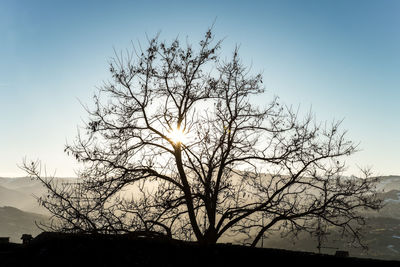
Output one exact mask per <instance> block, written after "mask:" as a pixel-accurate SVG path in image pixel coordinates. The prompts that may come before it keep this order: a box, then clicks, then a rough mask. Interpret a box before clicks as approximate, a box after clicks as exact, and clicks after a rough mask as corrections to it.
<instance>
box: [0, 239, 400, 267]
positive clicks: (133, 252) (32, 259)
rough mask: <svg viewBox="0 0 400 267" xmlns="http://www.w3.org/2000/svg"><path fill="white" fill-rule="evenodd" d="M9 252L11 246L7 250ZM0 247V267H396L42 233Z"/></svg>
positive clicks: (283, 252) (222, 246) (180, 243)
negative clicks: (324, 266)
mask: <svg viewBox="0 0 400 267" xmlns="http://www.w3.org/2000/svg"><path fill="white" fill-rule="evenodd" d="M9 245H10V246H11V245H12V244H9ZM10 246H3V247H0V248H1V249H2V252H1V254H0V257H1V260H2V265H1V266H22V265H25V266H36V265H38V266H126V265H129V266H271V264H274V265H276V264H277V263H278V264H279V265H288V264H289V265H291V266H293V265H296V266H297V265H298V264H301V265H302V264H306V265H308V266H310V265H311V266H321V265H322V264H333V265H334V266H335V265H336V266H338V265H341V264H345V265H352V266H400V262H397V261H381V260H370V259H359V258H351V257H347V258H346V257H337V256H331V255H319V254H314V253H306V252H295V251H288V250H279V249H265V248H264V249H262V248H250V247H246V246H237V245H228V244H218V245H214V246H208V247H206V246H200V245H198V244H195V243H190V242H183V241H177V240H169V239H165V238H157V237H156V238H145V237H138V236H133V235H120V236H112V235H73V234H57V233H42V234H40V235H39V236H38V237H36V238H35V239H34V240H33V241H32V242H31V243H30V244H29V245H26V246H23V245H20V246H19V247H15V245H14V247H10Z"/></svg>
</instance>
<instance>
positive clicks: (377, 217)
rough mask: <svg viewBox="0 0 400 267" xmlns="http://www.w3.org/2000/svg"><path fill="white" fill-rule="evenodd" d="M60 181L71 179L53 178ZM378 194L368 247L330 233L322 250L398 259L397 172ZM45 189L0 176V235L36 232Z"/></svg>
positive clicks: (271, 241)
mask: <svg viewBox="0 0 400 267" xmlns="http://www.w3.org/2000/svg"><path fill="white" fill-rule="evenodd" d="M56 179H57V180H59V181H60V182H61V181H68V180H73V178H71V179H67V178H56ZM377 190H378V193H379V197H380V198H381V199H383V200H384V203H385V206H384V207H383V209H382V210H380V211H379V212H372V211H365V215H366V216H367V217H368V223H367V228H366V231H365V243H366V244H367V245H368V246H369V248H370V249H369V251H362V250H360V249H352V248H349V247H344V245H343V242H341V238H340V236H339V235H337V234H335V233H331V235H330V236H328V239H329V242H325V243H323V246H324V247H325V248H323V249H322V252H324V253H330V254H332V253H334V251H335V250H337V249H341V250H349V251H350V254H351V255H354V256H362V257H373V258H380V259H395V260H400V176H383V177H380V178H379V183H378V185H377ZM44 193H46V189H45V188H44V187H43V186H42V185H41V183H40V182H38V181H36V180H32V179H31V178H28V177H23V178H0V236H9V237H11V241H12V242H21V241H20V240H19V239H20V237H21V235H22V234H24V233H27V234H32V235H33V236H35V235H37V234H38V233H40V232H41V231H40V229H38V228H37V227H36V225H35V222H39V221H42V222H45V221H47V220H48V216H49V214H48V213H47V211H46V210H45V209H44V208H43V207H40V206H39V204H38V203H37V200H36V198H35V196H36V197H39V196H41V195H42V194H44ZM263 243H264V247H272V248H284V249H291V250H302V251H311V252H316V251H317V248H316V247H317V242H316V238H315V237H313V236H310V235H308V234H304V235H300V236H299V239H298V240H295V242H294V241H293V240H291V239H290V240H289V239H282V238H281V237H280V235H279V234H278V233H277V234H271V235H270V236H268V238H264V240H263Z"/></svg>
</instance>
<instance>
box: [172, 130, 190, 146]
mask: <svg viewBox="0 0 400 267" xmlns="http://www.w3.org/2000/svg"><path fill="white" fill-rule="evenodd" d="M168 137H169V138H170V139H171V140H172V142H174V143H175V144H178V143H181V144H182V143H184V142H185V141H186V140H187V136H186V133H184V132H183V131H182V130H181V129H178V128H174V129H172V130H171V131H169V132H168Z"/></svg>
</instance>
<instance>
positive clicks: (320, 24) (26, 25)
mask: <svg viewBox="0 0 400 267" xmlns="http://www.w3.org/2000/svg"><path fill="white" fill-rule="evenodd" d="M399 12H400V1H395V0H384V1H344V0H342V1H251V2H250V1H234V2H232V1H218V2H217V3H215V2H212V1H201V2H187V1H168V2H161V1H154V2H152V5H149V4H148V3H147V2H146V1H135V2H134V1H113V2H109V1H96V2H89V1H88V2H81V1H68V2H61V1H43V0H41V1H27V0H20V1H11V0H5V1H1V2H0V42H1V44H2V49H1V50H0V57H1V58H2V60H1V61H0V112H1V114H2V115H1V116H0V123H1V126H2V127H1V131H0V149H1V153H0V177H21V176H26V174H25V173H24V172H23V171H22V170H21V169H19V168H18V164H21V163H22V160H23V158H24V157H26V158H27V159H33V160H36V159H40V160H41V161H42V162H43V163H44V164H45V165H46V167H47V170H48V172H49V173H50V174H55V176H57V177H75V176H76V175H75V172H74V171H75V170H76V169H77V167H78V165H77V164H76V162H75V160H74V158H73V157H71V156H68V155H66V154H65V153H64V146H65V144H66V142H70V143H71V142H72V141H73V140H74V138H75V136H76V134H77V126H79V125H82V121H84V120H85V119H86V118H87V114H86V112H85V110H84V108H83V107H82V106H81V103H83V104H85V105H86V104H87V105H90V104H91V103H92V96H93V93H94V92H95V90H96V87H98V86H100V85H101V84H102V82H103V81H106V80H107V79H109V78H110V75H109V73H108V69H109V68H108V60H109V59H110V58H111V57H113V56H114V49H115V50H116V51H120V50H125V49H127V48H128V49H129V48H130V47H131V42H137V41H140V42H142V43H144V42H146V35H148V36H150V37H151V36H153V35H155V34H157V32H160V37H161V39H162V40H172V39H174V38H175V37H176V36H179V37H181V38H182V40H185V38H186V36H187V37H188V39H189V40H190V42H197V40H200V39H201V37H202V36H203V35H204V32H205V31H206V29H207V28H208V27H209V26H210V25H211V24H212V23H213V22H214V21H215V26H214V32H215V35H216V38H217V39H224V41H223V44H222V53H223V55H230V53H231V52H232V50H233V48H234V47H235V45H236V44H238V45H239V46H240V51H239V52H240V55H241V58H242V59H243V61H244V63H245V64H246V65H251V66H252V70H253V71H254V72H259V71H261V72H262V73H263V76H264V84H265V87H266V90H267V92H266V94H265V98H259V99H257V104H259V105H263V104H264V103H266V102H268V101H270V100H271V99H272V97H273V96H274V95H277V96H279V97H280V99H281V101H283V102H284V103H286V104H288V105H293V106H294V107H297V106H298V105H300V107H301V110H303V111H305V112H307V111H308V110H309V109H310V108H312V111H313V113H314V114H315V115H316V118H317V120H318V121H328V122H330V121H332V120H334V119H337V120H341V119H344V121H343V124H342V129H344V130H348V137H349V138H350V139H351V140H353V141H355V142H356V143H360V145H359V148H360V150H361V151H360V152H358V153H356V154H355V155H354V156H352V157H351V158H349V159H348V165H349V171H348V174H357V166H371V167H372V168H373V171H374V174H375V175H400V164H399V160H400V156H399V151H400V135H399V132H400V123H399V122H398V117H399V115H400V105H399V104H398V101H399V100H400V88H399V85H400V16H398V14H399Z"/></svg>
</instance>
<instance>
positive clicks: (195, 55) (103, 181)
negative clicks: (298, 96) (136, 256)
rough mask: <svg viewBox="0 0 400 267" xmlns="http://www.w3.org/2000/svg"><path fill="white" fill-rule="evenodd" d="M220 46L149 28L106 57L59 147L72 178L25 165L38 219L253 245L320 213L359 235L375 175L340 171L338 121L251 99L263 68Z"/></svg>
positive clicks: (344, 143)
mask: <svg viewBox="0 0 400 267" xmlns="http://www.w3.org/2000/svg"><path fill="white" fill-rule="evenodd" d="M220 47H221V41H215V40H214V37H213V35H212V33H211V30H209V31H207V33H206V34H205V36H204V38H203V39H202V40H201V41H200V42H199V44H198V45H197V46H196V47H195V48H193V46H191V45H190V44H186V45H181V43H180V42H179V40H178V39H176V40H174V41H173V42H172V43H166V42H163V41H159V37H158V36H156V37H155V38H154V39H151V40H148V46H147V48H146V49H141V48H140V46H139V48H134V49H133V50H132V52H127V53H126V54H116V56H115V58H114V59H113V60H112V61H111V62H110V73H111V75H112V79H111V80H110V81H108V82H105V83H104V84H103V86H102V87H101V88H100V89H99V92H98V93H97V94H96V95H95V96H94V107H92V108H90V109H89V108H87V110H88V113H89V120H88V122H87V124H86V125H85V127H84V129H85V131H84V133H83V134H82V133H80V134H78V137H77V139H76V141H75V143H74V144H72V145H67V146H66V152H67V153H69V154H71V155H73V156H74V157H75V158H76V159H77V160H78V161H79V162H83V164H84V168H83V169H82V171H81V172H80V173H79V178H80V179H78V180H77V182H75V183H57V182H56V180H54V179H51V178H46V177H43V176H42V174H41V170H40V168H41V167H40V163H39V162H32V163H28V162H25V163H24V166H23V168H24V169H25V170H26V171H27V172H28V173H29V174H30V175H31V176H33V177H36V178H37V179H39V180H40V181H42V182H43V184H44V185H45V186H46V187H47V188H48V191H49V193H48V195H47V196H42V197H40V198H39V201H40V203H41V204H42V205H43V206H44V207H45V208H47V209H48V210H49V211H50V212H51V214H52V215H53V217H52V223H51V224H50V225H48V226H47V227H49V228H50V229H53V230H58V231H64V232H94V233H99V232H101V233H127V232H136V231H144V232H152V233H164V234H167V235H168V236H170V237H174V238H179V239H185V240H196V241H198V242H200V243H204V244H213V243H216V242H217V241H218V240H220V239H221V238H223V237H226V238H228V237H231V238H234V239H235V240H239V239H240V240H250V243H251V244H252V245H253V246H255V245H256V244H257V243H258V241H259V240H260V238H262V237H263V235H264V234H265V233H266V232H268V231H269V230H271V229H273V228H279V229H281V230H282V232H284V233H290V234H296V233H298V232H299V231H309V232H315V231H316V230H317V228H318V227H319V225H320V224H321V221H322V222H323V223H325V224H326V225H332V226H336V227H339V228H341V229H342V231H343V234H345V235H349V236H351V237H353V238H355V239H356V240H359V237H360V232H359V230H360V226H361V225H362V224H363V223H364V218H363V217H362V216H361V215H360V213H359V212H358V211H359V210H360V209H361V208H372V209H378V208H379V207H380V201H379V200H377V198H376V196H375V194H374V192H373V186H374V180H373V179H371V178H363V179H362V178H351V179H350V178H344V177H343V176H342V173H343V171H344V170H345V164H344V158H345V157H347V156H349V155H351V154H353V153H354V152H355V150H356V146H355V145H354V143H353V142H351V141H348V140H347V139H346V138H345V132H342V131H340V129H339V128H340V122H334V123H332V124H329V125H327V124H326V123H325V124H323V123H321V124H319V123H316V122H315V119H314V117H313V116H312V115H311V114H309V115H306V116H305V117H300V116H299V115H298V112H295V111H294V110H293V109H292V108H290V107H287V106H284V105H282V104H280V103H279V101H278V99H277V98H274V99H272V100H271V101H270V102H269V103H266V104H265V106H264V107H258V106H256V105H254V103H253V100H254V99H255V98H256V97H260V96H262V97H264V95H263V93H264V87H263V85H262V76H261V74H256V75H252V73H251V71H250V70H249V69H248V68H247V67H245V66H244V65H243V64H242V62H241V60H240V59H239V56H238V49H237V48H236V49H235V50H234V51H233V55H232V57H231V58H230V59H229V60H222V59H221V56H220V55H219V53H220V52H219V51H220ZM58 181H59V180H58ZM232 236H233V237H232ZM249 238H250V239H249Z"/></svg>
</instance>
